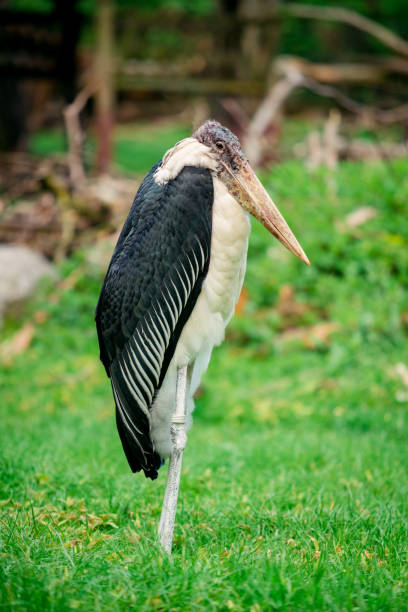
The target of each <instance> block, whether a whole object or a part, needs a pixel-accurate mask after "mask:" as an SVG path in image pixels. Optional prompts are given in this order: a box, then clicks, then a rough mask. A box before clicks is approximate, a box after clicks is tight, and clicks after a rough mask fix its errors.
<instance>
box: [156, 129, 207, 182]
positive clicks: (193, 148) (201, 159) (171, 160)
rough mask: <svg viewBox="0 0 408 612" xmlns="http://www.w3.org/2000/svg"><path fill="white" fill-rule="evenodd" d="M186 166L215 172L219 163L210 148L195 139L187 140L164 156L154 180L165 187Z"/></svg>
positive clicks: (181, 141) (179, 143)
mask: <svg viewBox="0 0 408 612" xmlns="http://www.w3.org/2000/svg"><path fill="white" fill-rule="evenodd" d="M185 166H195V167H196V168H208V170H212V171H214V170H215V169H216V167H217V162H216V161H215V159H214V158H213V156H212V155H211V149H210V148H209V147H207V146H206V145H204V144H202V143H201V142H198V140H196V139H195V138H185V139H184V140H180V142H178V143H177V144H176V145H174V147H173V148H172V149H169V150H168V151H167V153H166V154H165V155H164V157H163V161H162V163H161V165H160V166H159V167H158V168H157V170H156V172H155V173H154V180H155V181H156V183H158V184H159V185H164V184H165V183H167V182H168V181H170V180H172V179H174V178H176V176H178V174H180V172H181V171H182V169H183V168H184V167H185Z"/></svg>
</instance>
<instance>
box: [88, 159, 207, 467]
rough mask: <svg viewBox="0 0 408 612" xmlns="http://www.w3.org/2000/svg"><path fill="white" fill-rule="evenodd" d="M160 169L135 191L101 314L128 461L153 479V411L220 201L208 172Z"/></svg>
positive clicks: (194, 293)
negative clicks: (169, 175)
mask: <svg viewBox="0 0 408 612" xmlns="http://www.w3.org/2000/svg"><path fill="white" fill-rule="evenodd" d="M160 164H161V162H159V163H158V164H157V165H156V166H154V167H153V168H152V170H151V171H150V173H149V174H148V175H147V176H146V178H145V179H144V181H143V183H142V184H141V186H140V188H139V190H138V192H137V194H136V197H135V199H134V202H133V205H132V207H131V209H130V212H129V215H128V218H127V220H126V222H125V224H124V227H123V229H122V232H121V234H120V236H119V240H118V243H117V245H116V248H115V251H114V253H113V256H112V260H111V262H110V265H109V268H108V272H107V274H106V278H105V281H104V284H103V287H102V291H101V294H100V297H99V302H98V305H97V309H96V316H95V320H96V326H97V331H98V338H99V345H100V357H101V360H102V362H103V364H104V366H105V368H106V372H107V374H108V376H109V377H110V378H111V382H112V388H113V394H114V398H115V404H116V420H117V426H118V431H119V435H120V438H121V441H122V444H123V448H124V451H125V453H126V457H127V459H128V462H129V465H130V467H131V469H132V471H134V472H136V471H140V470H141V469H143V471H144V473H145V475H146V476H148V477H150V478H152V479H154V478H156V477H157V470H158V468H159V467H160V465H161V463H162V459H161V457H160V456H159V455H158V453H157V452H156V451H155V449H154V445H153V442H152V440H151V437H150V409H151V406H152V403H153V401H154V398H155V396H156V394H157V392H158V390H159V389H160V386H161V384H162V382H163V379H164V376H165V374H166V372H167V369H168V366H169V363H170V361H171V359H172V357H173V354H174V351H175V348H176V345H177V342H178V339H179V337H180V334H181V331H182V329H183V327H184V325H185V323H186V321H187V319H188V318H189V316H190V314H191V312H192V310H193V308H194V305H195V303H196V301H197V298H198V295H199V293H200V291H201V286H202V282H203V280H204V278H205V276H206V274H207V271H208V265H209V258H210V243H211V218H212V204H213V182H212V177H211V173H210V171H209V170H207V169H204V168H196V167H189V166H186V167H185V168H184V169H183V170H182V171H181V172H180V173H179V175H178V176H177V177H176V178H175V179H173V180H170V181H168V182H167V183H166V184H164V185H159V184H157V183H156V182H155V180H154V172H155V171H156V169H157V168H158V167H159V166H160Z"/></svg>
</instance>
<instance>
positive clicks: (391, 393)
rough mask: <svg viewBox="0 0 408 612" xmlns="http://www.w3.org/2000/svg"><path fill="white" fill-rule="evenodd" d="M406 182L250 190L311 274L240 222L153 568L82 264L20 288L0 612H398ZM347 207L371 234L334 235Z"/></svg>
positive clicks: (281, 178) (146, 490) (147, 521)
mask: <svg viewBox="0 0 408 612" xmlns="http://www.w3.org/2000/svg"><path fill="white" fill-rule="evenodd" d="M407 177H408V160H399V161H396V162H393V163H392V164H343V165H342V166H341V167H340V168H339V170H338V171H337V172H336V173H334V174H330V173H328V172H325V171H320V172H317V173H315V174H309V173H308V172H307V171H306V170H305V169H304V168H303V167H302V166H301V165H300V164H298V163H290V162H288V163H285V164H283V165H280V166H276V167H275V168H273V169H272V171H271V172H270V173H268V174H267V175H266V176H264V177H263V179H264V182H265V184H266V185H267V187H268V189H269V190H270V192H271V194H272V196H273V197H274V199H275V201H276V202H277V203H278V205H279V206H280V208H281V210H282V212H283V213H284V214H285V216H286V218H287V220H288V221H289V223H290V224H291V225H292V226H293V229H294V230H295V233H296V234H297V235H298V237H299V239H300V240H301V243H302V245H303V246H304V248H305V251H306V253H307V254H308V255H309V258H310V260H311V262H312V266H311V267H310V268H307V267H306V266H304V265H303V264H301V263H300V262H298V261H297V260H296V259H295V258H294V257H293V256H292V255H290V254H289V253H287V252H286V251H285V250H284V249H283V247H281V246H280V245H278V243H277V242H276V241H275V240H274V239H273V238H272V237H271V236H269V235H268V234H267V233H266V231H265V230H264V229H263V228H262V227H261V226H259V225H257V224H256V223H254V224H253V232H252V236H251V246H250V252H249V260H248V271H247V276H246V293H245V297H244V299H243V300H242V302H241V305H240V314H238V315H237V316H236V317H235V318H234V320H233V322H232V324H231V326H230V328H229V331H228V333H227V341H226V342H225V343H224V344H223V345H222V347H220V348H218V349H217V350H215V352H214V354H213V359H212V361H211V364H210V367H209V370H208V372H207V374H206V377H205V379H204V381H203V386H202V389H201V392H200V395H199V398H198V399H197V402H196V412H195V423H194V427H193V429H192V430H191V432H190V434H189V437H188V445H187V449H186V452H185V455H184V464H183V474H182V483H181V491H180V499H179V507H178V514H177V519H176V520H177V524H176V529H175V542H174V552H173V556H172V558H171V559H168V558H167V557H166V556H165V555H164V554H163V553H162V552H161V550H160V548H159V546H158V544H157V541H156V528H157V524H158V520H159V515H160V509H161V503H162V496H163V491H164V485H165V477H166V468H163V469H162V470H161V471H160V475H159V478H158V480H157V481H155V482H153V483H152V482H151V481H147V480H145V479H144V477H143V476H142V475H140V474H138V475H136V476H134V475H132V474H131V473H130V471H129V469H128V466H127V463H126V460H125V457H124V454H123V452H122V449H121V446H120V442H119V438H118V435H117V433H116V427H115V423H114V412H113V400H112V396H111V391H110V386H109V383H108V380H107V379H106V377H105V374H104V371H103V368H102V365H101V364H100V363H99V362H98V349H97V341H96V334H95V329H94V325H93V312H94V308H95V304H96V300H97V295H98V291H99V288H100V283H101V280H102V275H101V272H100V271H98V270H97V269H95V268H93V267H92V266H91V265H90V264H87V263H86V260H85V257H84V255H83V254H82V255H81V254H78V256H76V257H75V258H73V259H71V260H70V261H68V262H66V263H65V264H64V265H63V267H62V268H61V276H62V277H63V278H64V277H66V276H69V275H70V274H72V273H73V271H74V270H75V269H76V268H77V267H78V266H82V273H81V274H79V275H78V278H77V281H76V283H75V285H74V287H73V288H71V289H70V290H66V291H62V292H61V293H60V295H59V299H55V287H54V288H52V287H49V288H47V287H44V288H43V289H42V291H41V292H40V293H39V294H38V296H37V298H36V300H35V301H34V302H33V303H31V304H30V305H28V306H27V308H26V310H25V313H24V315H23V321H24V320H31V319H32V318H33V316H34V313H35V312H38V311H40V312H42V313H43V314H42V315H41V316H40V317H39V316H38V315H37V320H38V319H40V320H43V319H45V318H46V321H45V322H43V323H37V324H36V331H35V337H34V340H33V342H32V344H31V346H30V347H29V348H28V349H27V350H26V351H25V352H24V353H23V354H21V355H20V356H18V357H16V358H15V359H14V361H13V362H12V363H11V364H5V365H3V366H2V367H1V370H0V377H1V387H2V393H1V403H0V432H1V433H0V435H1V448H0V453H1V458H0V462H1V464H0V479H1V481H0V512H1V522H0V527H1V534H0V538H1V539H0V606H2V608H1V609H4V610H53V611H56V612H60V611H63V610H69V609H78V610H86V611H90V610H92V611H100V610H104V611H116V610H129V609H134V610H138V611H147V610H180V611H181V610H237V611H239V610H245V611H246V610H250V611H251V612H259V611H263V610H290V611H292V610H330V611H337V610H338V611H340V610H341V611H343V610H376V611H377V610H387V611H389V610H396V611H401V610H407V609H408V591H407V584H408V580H407V579H408V565H407V556H406V553H407V523H408V521H407V500H408V482H407V467H408V448H407V434H408V426H407V425H408V424H407V408H408V382H407V379H408V372H407V370H406V369H405V366H403V365H401V364H403V363H404V361H405V362H407V361H408V360H407V335H408V333H407V332H408V299H407V288H408V238H407V237H408V217H407V213H406V206H407V199H408V198H407V196H408V178H407ZM362 206H371V207H374V209H375V212H376V213H377V214H376V216H374V217H373V218H371V219H370V220H368V221H366V222H365V223H363V224H361V225H358V226H357V227H353V226H352V225H350V224H347V223H346V217H347V215H348V214H350V213H351V212H353V211H355V210H356V209H358V208H360V207H362ZM71 278H72V277H71ZM282 287H283V289H282ZM53 296H54V297H53ZM15 329H16V322H15V321H13V320H9V321H8V322H7V325H6V327H5V330H4V334H3V335H4V336H10V335H11V334H12V333H13V332H14V331H15ZM398 364H399V365H398Z"/></svg>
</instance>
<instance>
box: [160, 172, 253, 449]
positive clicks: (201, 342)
mask: <svg viewBox="0 0 408 612" xmlns="http://www.w3.org/2000/svg"><path fill="white" fill-rule="evenodd" d="M213 182H214V204H213V218H212V233H211V254H210V264H209V268H208V273H207V276H206V278H205V280H204V282H203V286H202V290H201V293H200V295H199V297H198V299H197V302H196V304H195V306H194V309H193V311H192V313H191V315H190V317H189V319H188V320H187V323H186V324H185V326H184V328H183V331H182V332H181V334H180V338H179V341H178V343H177V348H176V350H175V353H174V355H173V358H172V360H171V362H170V365H169V368H168V370H167V374H166V376H165V378H164V381H163V384H162V386H161V388H160V391H159V393H158V394H157V397H156V399H155V402H154V404H153V406H152V409H151V418H152V427H151V436H152V440H153V442H154V445H155V448H156V450H157V451H158V453H159V454H160V456H162V457H166V456H168V455H169V453H170V423H171V415H172V413H173V410H174V401H175V388H176V376H177V369H178V368H180V367H182V366H185V365H187V366H189V381H188V389H187V398H186V403H187V417H188V418H187V426H188V427H189V426H190V425H191V412H192V410H193V407H194V403H193V395H194V393H195V391H196V390H197V388H198V386H199V384H200V381H201V377H202V375H203V373H204V372H205V370H206V369H207V367H208V363H209V360H210V356H211V351H212V349H213V347H214V346H216V345H218V344H220V343H221V342H222V340H223V339H224V333H225V328H226V326H227V324H228V322H229V321H230V319H231V317H232V315H233V313H234V309H235V306H236V303H237V301H238V298H239V294H240V292H241V288H242V284H243V281H244V275H245V268H246V257H247V250H248V237H249V231H250V222H249V218H248V214H247V213H246V212H245V211H244V210H243V209H242V208H241V206H240V205H239V204H238V203H237V202H236V200H235V199H234V198H233V197H232V196H231V195H230V194H229V192H228V191H227V189H226V187H225V186H224V184H223V183H222V182H221V181H220V180H219V179H217V178H214V179H213Z"/></svg>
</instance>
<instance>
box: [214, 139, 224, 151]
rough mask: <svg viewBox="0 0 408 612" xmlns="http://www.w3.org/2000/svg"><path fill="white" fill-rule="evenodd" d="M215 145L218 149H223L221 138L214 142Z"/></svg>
mask: <svg viewBox="0 0 408 612" xmlns="http://www.w3.org/2000/svg"><path fill="white" fill-rule="evenodd" d="M215 146H216V147H217V149H218V150H219V151H223V150H224V149H225V145H224V143H223V142H222V141H221V140H217V142H216V143H215Z"/></svg>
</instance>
